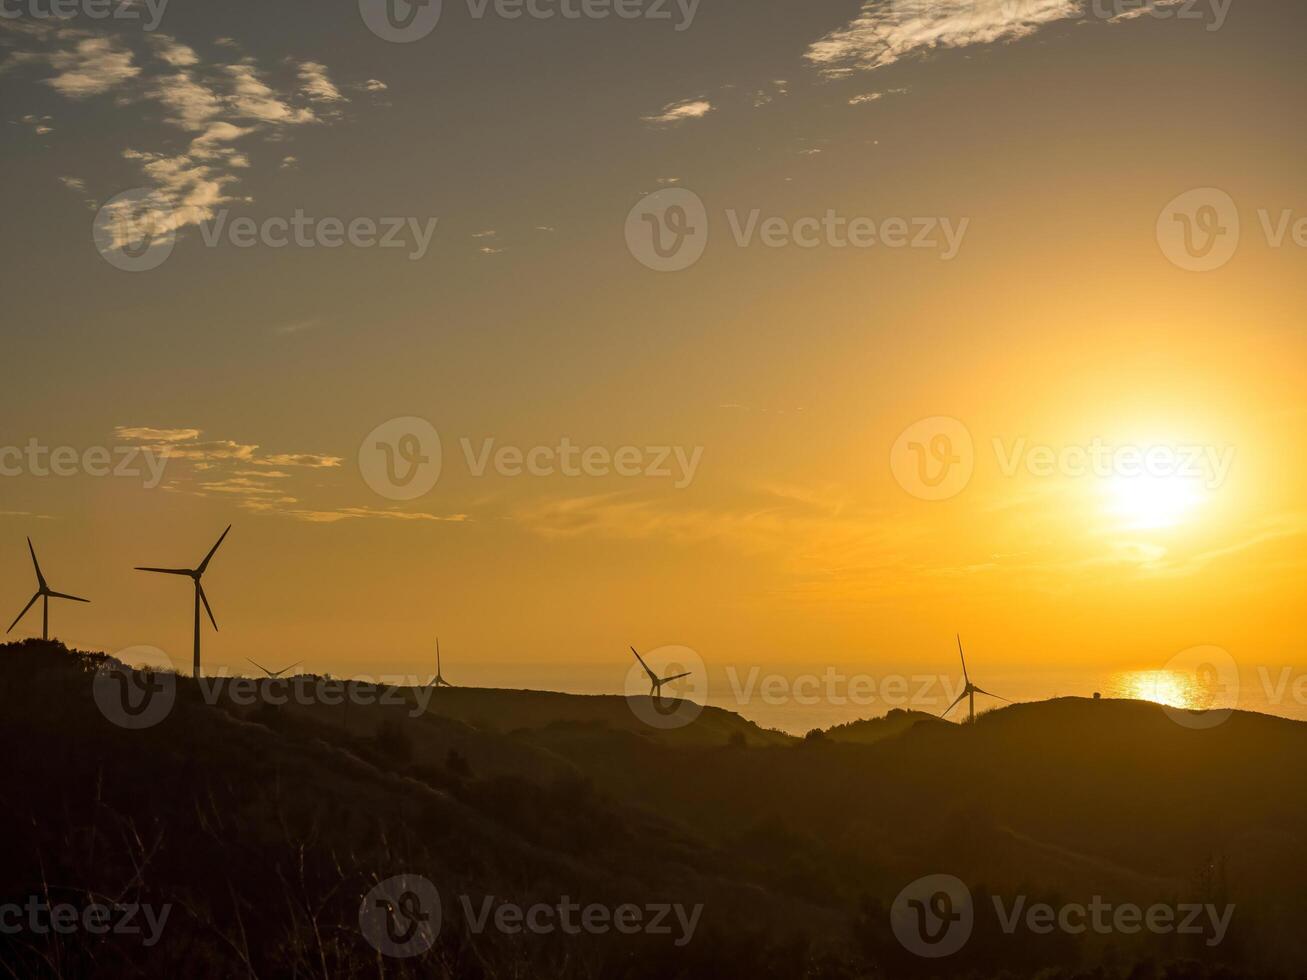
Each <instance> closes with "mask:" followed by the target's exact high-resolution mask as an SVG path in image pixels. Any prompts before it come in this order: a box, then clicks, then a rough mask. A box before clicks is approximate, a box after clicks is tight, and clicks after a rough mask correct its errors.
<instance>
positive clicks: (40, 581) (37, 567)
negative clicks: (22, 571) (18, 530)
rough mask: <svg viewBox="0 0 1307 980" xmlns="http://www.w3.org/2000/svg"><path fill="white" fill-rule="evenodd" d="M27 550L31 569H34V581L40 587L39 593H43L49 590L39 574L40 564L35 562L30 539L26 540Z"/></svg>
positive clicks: (34, 550) (34, 552)
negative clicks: (30, 557)
mask: <svg viewBox="0 0 1307 980" xmlns="http://www.w3.org/2000/svg"><path fill="white" fill-rule="evenodd" d="M27 550H28V551H30V552H31V553H32V567H33V568H35V569H36V581H37V584H38V585H40V586H41V588H40V591H41V592H45V591H47V589H48V588H49V586H47V585H46V584H45V576H44V575H42V574H41V563H40V562H39V561H37V560H36V549H35V548H34V547H32V539H31V538H28V539H27Z"/></svg>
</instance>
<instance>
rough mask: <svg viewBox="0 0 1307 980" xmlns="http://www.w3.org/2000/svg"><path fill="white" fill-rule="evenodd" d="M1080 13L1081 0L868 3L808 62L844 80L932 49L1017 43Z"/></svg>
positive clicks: (877, 0)
mask: <svg viewBox="0 0 1307 980" xmlns="http://www.w3.org/2000/svg"><path fill="white" fill-rule="evenodd" d="M1083 10H1084V2H1083V0H866V2H865V3H864V4H863V6H862V11H861V12H860V13H859V14H858V16H857V18H856V19H855V20H854V21H853V22H852V23H851V24H849V25H848V26H847V27H842V28H840V29H839V30H836V31H832V32H831V33H830V34H827V35H826V36H825V37H823V38H822V39H821V40H819V41H816V42H815V43H813V44H812V45H811V46H810V47H809V48H808V52H807V59H808V61H809V62H810V63H812V64H814V65H816V66H817V67H819V68H820V69H821V70H822V71H823V73H825V74H828V75H843V74H848V73H849V72H852V71H856V70H868V69H872V68H880V67H882V66H884V65H892V64H893V63H894V62H896V61H898V60H899V59H900V58H903V57H906V56H909V55H914V54H922V53H924V52H927V51H930V50H931V49H933V48H961V47H966V46H968V45H972V44H990V43H993V42H995V41H1011V40H1016V39H1018V38H1023V37H1027V36H1029V35H1030V34H1033V33H1034V32H1035V31H1037V30H1039V29H1040V28H1041V27H1044V26H1045V25H1048V24H1052V23H1054V22H1056V21H1060V20H1069V19H1072V18H1077V17H1079V16H1080V15H1081V14H1082V13H1083Z"/></svg>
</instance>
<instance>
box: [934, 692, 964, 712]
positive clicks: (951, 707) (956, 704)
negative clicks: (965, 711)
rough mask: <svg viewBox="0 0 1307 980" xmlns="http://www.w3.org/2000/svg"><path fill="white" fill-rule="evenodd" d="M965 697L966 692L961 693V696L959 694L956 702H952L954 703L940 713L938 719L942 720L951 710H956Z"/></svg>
mask: <svg viewBox="0 0 1307 980" xmlns="http://www.w3.org/2000/svg"><path fill="white" fill-rule="evenodd" d="M966 696H967V692H966V691H963V692H962V693H961V694H959V695H958V699H957V700H956V701H954V702H953V703H952V704H950V705H949V706H948V707H947V708H945V709H944V710H943V711H942V712H940V717H941V718H943V717H944V716H945V715H947V714H948V713H949V712H950V711H952V710H953V709H954V708H956V707H957V706H958V705H959V704H961V703H962V699H963V698H965V697H966Z"/></svg>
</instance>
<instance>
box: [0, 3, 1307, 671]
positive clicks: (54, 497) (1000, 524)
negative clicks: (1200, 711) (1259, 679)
mask: <svg viewBox="0 0 1307 980" xmlns="http://www.w3.org/2000/svg"><path fill="white" fill-rule="evenodd" d="M397 2H398V0H397ZM47 9H48V4H46V3H45V2H44V0H7V2H6V4H5V6H4V17H3V19H0V123H2V124H3V126H4V135H5V139H4V152H3V154H2V155H0V178H3V179H2V180H0V187H3V190H2V191H0V193H2V194H3V195H4V212H3V213H4V215H5V220H4V223H3V228H2V229H0V260H2V261H3V268H4V270H5V274H4V307H5V318H4V319H5V330H4V336H5V354H6V357H5V364H6V368H7V371H6V379H5V384H4V386H3V394H0V399H2V400H3V405H4V413H3V418H4V427H3V433H0V447H5V448H4V450H3V452H4V455H2V456H0V467H2V469H3V476H0V597H3V600H4V602H7V603H8V604H9V605H11V606H12V607H13V613H11V614H10V615H16V614H17V612H18V610H19V609H20V608H21V607H22V604H23V603H24V602H25V601H26V600H27V598H28V597H29V596H30V594H31V592H32V590H33V589H34V587H35V586H34V579H33V574H32V569H31V565H30V560H29V558H28V556H27V551H26V543H25V538H27V537H28V536H30V537H31V538H32V539H33V542H34V543H35V544H36V547H37V549H38V553H39V555H40V558H41V562H42V567H43V569H44V571H45V572H46V574H47V577H48V578H49V580H50V584H51V586H52V587H53V588H55V589H58V590H60V591H67V592H72V593H75V594H77V595H81V596H86V597H89V598H91V599H92V603H91V604H90V605H87V606H82V605H73V604H70V603H56V604H54V605H53V606H52V627H53V632H54V633H55V634H57V635H58V636H59V637H61V638H63V639H65V640H67V641H68V642H69V643H71V644H76V645H79V646H83V647H90V648H96V649H104V650H108V651H118V650H123V649H125V648H130V647H135V646H139V645H149V646H155V647H158V648H160V649H162V650H164V651H165V652H167V653H168V654H169V655H170V656H171V657H173V658H174V659H175V660H176V661H177V662H178V663H179V664H180V665H188V664H189V660H190V642H191V641H190V630H191V619H190V617H191V607H190V602H191V599H190V595H189V592H188V587H187V585H186V583H185V582H184V581H175V580H172V579H165V578H163V577H161V576H152V575H146V574H143V573H140V572H135V571H133V570H132V569H133V566H136V565H163V566H178V567H183V566H184V567H191V566H193V565H194V564H195V563H197V562H199V561H200V559H201V558H202V557H203V556H204V554H205V552H206V551H207V550H208V549H209V548H210V547H211V546H212V544H213V542H214V541H215V540H216V539H217V538H218V535H219V534H220V533H221V532H222V531H223V529H224V528H225V527H226V526H227V525H229V524H230V525H232V526H233V530H232V531H231V534H230V535H229V537H228V538H227V540H226V541H225V542H224V544H223V547H222V549H221V550H220V551H219V552H218V554H217V556H216V557H215V558H214V561H213V564H212V566H211V567H210V569H209V570H208V571H207V573H206V576H205V580H204V581H205V589H206V592H207V594H208V596H209V598H210V600H211V602H212V604H213V609H214V613H215V615H216V617H217V620H218V624H219V627H220V632H218V633H216V634H215V633H213V632H212V631H210V630H209V629H208V627H207V625H206V635H205V639H204V644H205V665H206V669H209V668H212V669H214V670H217V669H220V668H223V667H226V668H229V669H233V670H238V669H243V668H242V665H244V664H245V658H246V657H252V658H254V659H256V660H260V661H263V662H265V663H267V662H268V661H275V662H277V663H276V665H277V666H280V661H285V662H286V663H290V662H292V661H294V660H304V661H305V663H306V666H308V667H310V668H312V669H315V670H318V671H322V672H332V673H335V674H341V675H349V674H361V673H362V674H369V673H371V674H375V673H381V672H392V671H419V670H426V669H429V668H428V666H427V662H428V660H429V659H430V651H431V647H432V643H433V639H434V637H435V636H436V635H437V634H439V635H440V637H441V642H442V647H443V649H444V650H445V651H446V659H447V661H450V662H449V663H447V664H446V673H447V674H451V675H452V674H454V673H455V671H453V670H451V669H450V667H451V665H452V663H457V664H458V668H457V679H459V680H462V681H464V682H466V683H486V684H490V683H494V684H511V683H512V679H513V677H515V676H521V677H525V676H531V675H530V671H531V670H537V671H538V670H540V669H542V668H543V667H544V666H547V665H548V666H554V665H560V664H562V665H578V666H580V667H587V668H592V669H593V670H596V671H598V670H606V669H608V668H607V665H609V664H610V663H615V664H616V665H617V667H618V668H620V670H618V669H617V668H614V670H615V673H614V678H615V679H614V686H616V687H619V688H620V685H621V676H622V675H624V673H625V671H626V668H627V666H628V663H627V653H626V650H627V647H628V646H629V645H632V644H634V645H636V646H638V647H640V648H641V649H646V650H647V649H651V648H656V647H661V646H664V645H668V644H682V645H685V646H688V647H690V648H692V649H693V650H695V651H697V653H698V654H699V655H700V656H701V657H702V658H703V659H704V661H705V662H706V663H707V664H709V665H710V666H719V665H725V664H737V665H748V664H772V665H782V666H783V667H784V668H785V669H793V670H798V669H814V670H815V669H820V668H821V667H824V666H826V665H832V664H834V665H858V666H859V667H860V668H861V669H864V670H868V671H872V672H881V673H885V672H890V671H895V670H909V669H919V668H922V667H926V668H928V669H932V670H934V669H937V670H941V671H945V670H953V669H955V668H954V657H955V650H954V643H955V641H954V634H955V633H958V632H961V633H962V634H963V635H964V636H965V638H966V640H967V643H968V649H969V650H974V651H975V652H974V654H973V657H974V658H975V659H977V660H981V661H983V662H985V663H986V664H987V665H990V666H991V667H992V669H995V670H1002V671H1005V672H1007V673H1009V674H1011V673H1013V672H1026V673H1028V674H1031V675H1032V676H1038V675H1039V674H1041V672H1049V671H1053V670H1059V669H1077V670H1082V669H1116V668H1151V667H1160V666H1162V665H1164V664H1166V663H1168V662H1169V661H1171V660H1172V658H1174V657H1176V656H1178V655H1181V654H1182V653H1183V652H1184V651H1186V650H1189V649H1191V648H1194V647H1197V646H1203V645H1214V646H1216V647H1220V648H1223V649H1225V650H1228V651H1229V652H1230V653H1231V655H1232V656H1233V657H1234V658H1235V660H1236V661H1237V662H1238V663H1239V664H1240V666H1241V667H1243V668H1245V669H1250V668H1252V667H1253V666H1256V665H1268V666H1278V665H1289V666H1292V667H1294V668H1295V670H1298V671H1307V649H1305V648H1304V643H1303V640H1302V631H1301V628H1300V626H1301V615H1300V607H1301V600H1302V595H1303V594H1304V586H1307V572H1305V566H1304V557H1303V555H1304V549H1303V544H1304V534H1307V509H1305V508H1304V504H1303V501H1304V499H1307V498H1305V496H1304V492H1303V491H1304V489H1305V487H1304V484H1305V483H1307V475H1305V471H1304V466H1303V463H1302V459H1301V452H1300V451H1299V447H1300V446H1301V444H1302V433H1303V431H1304V421H1305V420H1307V401H1305V400H1304V397H1303V392H1304V391H1305V390H1307V357H1305V356H1304V355H1305V354H1307V338H1305V334H1304V329H1303V323H1302V318H1301V310H1302V308H1303V303H1302V300H1303V293H1304V288H1305V287H1304V285H1303V283H1304V282H1305V281H1307V279H1305V277H1303V276H1302V274H1301V272H1302V268H1303V263H1304V258H1305V253H1304V246H1307V226H1303V225H1301V224H1300V223H1299V222H1301V221H1302V219H1303V218H1304V217H1307V199H1304V196H1303V193H1302V181H1301V162H1302V160H1303V159H1304V150H1305V149H1307V146H1305V143H1307V139H1305V134H1304V131H1303V128H1302V126H1301V125H1300V124H1298V123H1297V122H1296V118H1295V114H1294V111H1293V107H1295V106H1299V105H1302V104H1303V96H1304V91H1303V90H1304V87H1307V79H1305V78H1304V76H1303V73H1302V71H1301V67H1300V64H1301V52H1300V49H1299V46H1298V44H1297V42H1296V38H1298V37H1301V35H1302V29H1303V28H1304V26H1307V24H1305V23H1304V21H1305V20H1307V13H1305V12H1304V11H1303V9H1302V6H1301V5H1300V4H1295V3H1289V2H1279V0H1230V2H1225V0H1220V2H1216V0H1194V2H1189V0H1186V2H1184V3H1162V2H1159V3H1157V4H1156V5H1154V6H1152V7H1141V6H1140V5H1139V4H1137V3H1134V2H1132V0H1098V2H1081V0H868V2H865V3H864V2H861V0H840V2H835V0H714V2H713V3H703V4H701V5H694V4H690V3H685V4H679V5H678V4H677V3H666V4H664V3H662V2H661V0H649V2H647V3H640V2H636V0H631V2H628V3H627V4H625V5H623V6H621V8H620V9H621V10H623V11H624V12H625V13H626V14H627V15H628V16H624V17H618V16H617V15H616V13H615V11H616V10H617V9H618V8H617V7H614V6H613V5H609V4H599V3H596V4H594V5H592V6H591V7H588V8H583V7H582V5H581V4H579V3H577V2H571V3H567V2H564V0H554V2H550V0H538V2H537V3H536V4H535V5H534V6H533V7H531V8H525V7H520V6H517V5H513V4H511V3H494V2H491V3H487V4H483V3H481V2H480V0H476V2H471V0H467V2H464V0H459V2H453V0H445V2H444V3H443V5H438V10H439V14H440V16H439V20H438V22H436V23H434V24H432V23H431V22H430V16H431V13H432V9H433V8H430V7H428V8H408V7H407V5H405V4H402V3H400V9H399V14H401V15H403V14H406V13H413V14H414V23H415V24H416V30H418V31H421V30H424V29H426V28H430V30H429V33H425V34H424V35H423V36H420V37H415V36H413V34H412V32H413V30H414V29H415V28H414V27H413V26H412V25H410V28H408V29H407V30H408V31H409V34H408V35H406V36H405V37H403V38H402V39H401V40H395V39H387V37H385V36H383V35H386V34H387V33H388V32H394V31H400V29H399V28H396V27H390V26H387V25H388V24H389V23H390V22H389V21H387V20H386V19H385V11H384V10H383V9H380V8H378V7H377V6H376V5H375V4H373V3H372V0H361V3H360V4H355V3H344V2H342V3H337V4H332V5H324V4H320V3H315V4H310V3H307V2H288V3H280V4H276V5H270V4H254V3H249V2H234V3H225V4H212V3H199V2H195V0H172V2H170V3H166V4H162V5H159V4H155V5H153V6H146V5H144V4H136V5H130V4H119V5H115V6H113V7H111V8H105V7H103V6H97V5H96V4H95V3H94V2H91V0H86V2H85V3H83V4H82V5H78V4H76V3H74V4H72V6H71V7H70V8H69V9H70V10H71V12H72V16H70V17H68V18H66V19H63V20H53V19H51V18H50V17H48V16H45V15H44V12H45V11H46V10H47ZM105 9H111V10H112V11H113V12H114V14H115V16H112V17H107V18H106V17H101V16H97V15H96V14H98V13H102V12H103V11H104V10H105ZM524 10H525V11H527V12H526V13H523V14H522V15H521V16H516V17H514V16H511V15H512V14H514V13H515V12H520V11H524ZM531 10H534V11H535V14H536V15H541V16H536V15H533V14H532V13H531V12H530V11H531ZM586 10H588V11H589V15H586ZM577 11H580V13H581V15H580V16H564V13H568V14H571V13H575V12H577ZM394 12H395V11H391V13H394ZM603 12H608V13H609V14H610V15H609V16H599V14H600V13H603ZM548 13H553V14H555V16H553V17H549V18H545V17H544V16H542V15H544V14H548ZM379 18H380V19H379ZM403 20H404V17H403V16H399V17H398V21H399V22H402V21H403ZM400 33H401V34H402V33H403V31H400ZM124 194H125V195H127V196H126V197H123V196H122V195H124ZM297 225H298V228H299V231H298V233H297V232H296V231H295V229H296V227H297ZM349 229H353V231H352V232H349ZM347 233H348V240H344V239H345V238H346V237H347ZM342 242H343V243H342ZM414 420H417V421H414ZM433 434H434V436H433ZM435 437H438V441H439V446H438V449H436V448H435V446H436V444H435V442H434V441H433V438H435ZM31 446H36V447H38V451H37V452H36V453H33V452H31V451H29V447H31ZM59 447H70V448H69V450H68V452H71V453H72V454H73V456H75V461H74V462H71V463H69V462H68V459H69V458H71V457H68V456H67V453H65V464H64V465H63V466H62V467H61V470H62V471H64V472H66V473H67V475H57V474H55V473H49V472H47V471H48V466H47V465H46V464H48V463H49V462H50V458H49V453H50V452H51V451H53V450H56V449H58V448H59ZM569 447H570V448H569ZM433 449H434V451H433ZM88 451H89V453H90V455H88ZM42 453H44V454H45V455H44V456H42V455H41V454H42ZM99 454H104V455H105V456H107V457H108V458H109V459H111V460H112V461H113V466H112V467H110V469H118V468H119V467H120V465H121V468H122V469H124V470H129V471H131V472H127V473H122V474H119V475H113V474H112V473H110V474H107V475H105V474H102V473H101V472H100V471H101V470H103V469H104V467H103V466H102V465H98V464H97V460H98V459H99ZM42 460H44V462H42ZM159 460H164V461H165V465H164V466H163V470H162V472H161V473H158V474H156V473H155V472H154V471H153V470H151V469H150V467H149V465H148V464H149V463H150V462H151V461H154V462H157V461H159ZM437 470H438V472H437ZM423 491H424V492H423ZM5 623H6V624H7V623H8V617H6V619H5ZM39 630H40V619H39V616H35V615H29V617H28V618H27V619H25V620H23V621H22V623H20V624H19V625H18V627H16V628H15V630H14V633H13V634H12V635H13V636H21V635H33V634H34V633H37V634H39ZM246 666H247V665H246ZM555 682H556V683H558V684H560V685H565V684H566V678H565V677H556V678H555Z"/></svg>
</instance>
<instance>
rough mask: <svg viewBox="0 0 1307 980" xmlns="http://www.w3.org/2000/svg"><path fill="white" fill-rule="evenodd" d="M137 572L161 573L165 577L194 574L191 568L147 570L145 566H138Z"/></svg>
mask: <svg viewBox="0 0 1307 980" xmlns="http://www.w3.org/2000/svg"><path fill="white" fill-rule="evenodd" d="M135 570H136V571H138V572H159V573H160V574H163V575H190V574H192V572H191V570H190V569H189V568H147V567H145V566H143V565H137V566H136V569H135Z"/></svg>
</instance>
